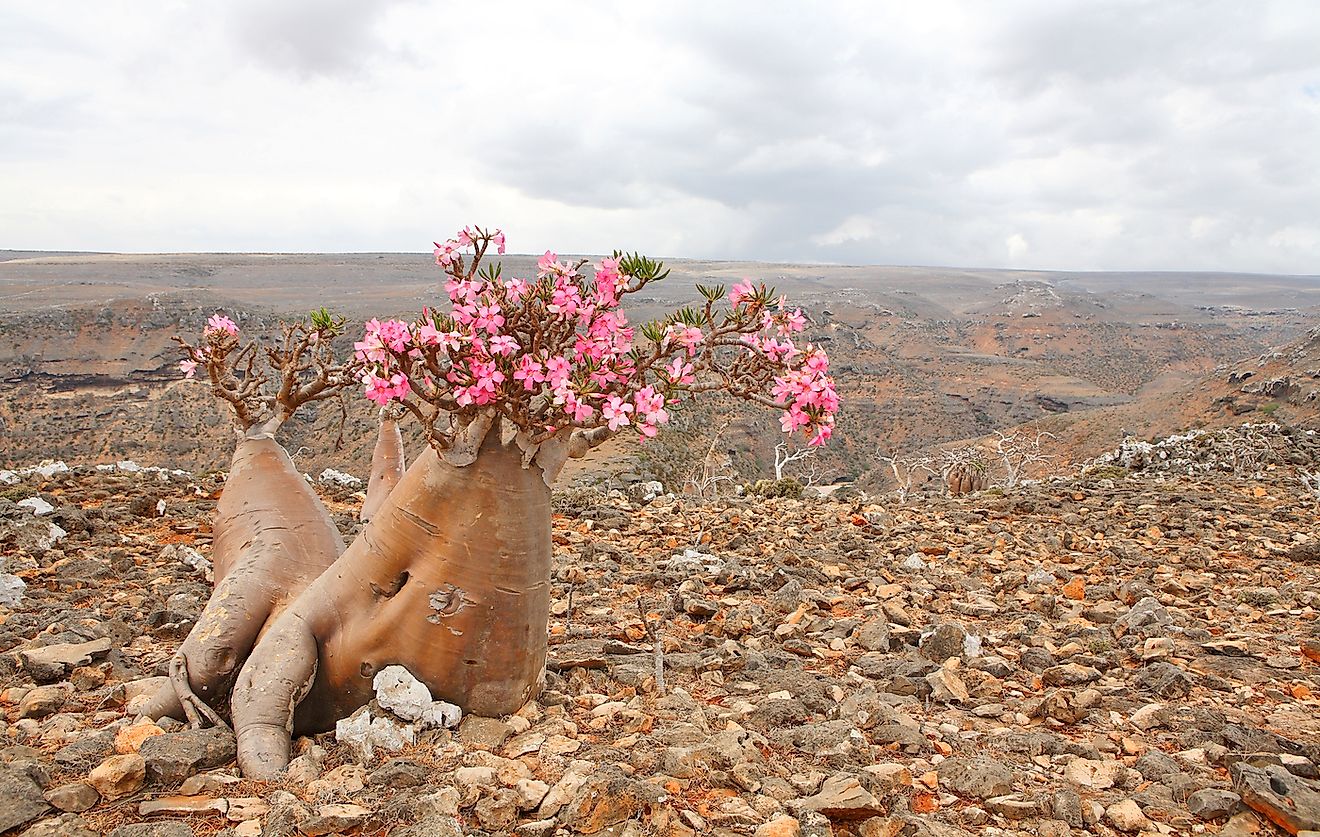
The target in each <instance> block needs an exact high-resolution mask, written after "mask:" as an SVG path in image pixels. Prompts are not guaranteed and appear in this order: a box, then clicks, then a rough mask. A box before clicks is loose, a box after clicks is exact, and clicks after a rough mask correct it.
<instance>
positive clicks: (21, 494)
mask: <svg viewBox="0 0 1320 837" xmlns="http://www.w3.org/2000/svg"><path fill="white" fill-rule="evenodd" d="M35 496H37V490H36V489H35V488H33V487H32V486H30V485H14V486H10V487H9V488H5V489H0V500H9V501H10V502H13V503H17V502H19V501H20V500H26V499H27V498H29V497H35Z"/></svg>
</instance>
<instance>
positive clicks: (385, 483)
mask: <svg viewBox="0 0 1320 837" xmlns="http://www.w3.org/2000/svg"><path fill="white" fill-rule="evenodd" d="M388 409H389V408H388V407H387V408H383V409H382V410H381V417H380V431H379V433H377V435H376V447H375V449H374V450H373V451H372V452H371V479H369V480H368V481H367V499H366V500H364V501H363V502H362V510H361V511H360V512H359V513H358V518H359V519H360V520H361V521H362V522H363V523H367V522H369V521H370V520H371V519H372V518H373V517H375V516H376V513H377V512H379V511H380V507H381V506H382V505H383V504H384V503H385V498H387V497H389V496H390V493H391V492H392V491H394V487H395V486H396V485H398V484H399V480H401V479H403V471H404V458H403V434H402V433H400V432H399V423H398V421H397V416H394V415H393V414H391V413H389V412H386V410H388Z"/></svg>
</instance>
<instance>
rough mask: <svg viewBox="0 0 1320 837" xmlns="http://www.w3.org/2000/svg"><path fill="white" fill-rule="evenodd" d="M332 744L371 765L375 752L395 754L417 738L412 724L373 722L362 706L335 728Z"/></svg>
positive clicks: (413, 742)
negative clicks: (346, 747)
mask: <svg viewBox="0 0 1320 837" xmlns="http://www.w3.org/2000/svg"><path fill="white" fill-rule="evenodd" d="M335 740H336V741H338V742H339V743H340V744H344V745H346V746H348V747H350V748H351V749H352V750H353V752H354V753H355V754H356V755H357V757H358V758H359V759H361V760H362V761H363V762H364V763H366V762H370V761H371V758H372V756H373V755H375V752H376V750H384V751H385V752H387V753H397V752H398V751H399V750H402V749H403V748H404V747H406V746H408V745H409V744H415V743H417V735H416V732H415V731H414V730H413V727H412V724H400V723H398V722H396V721H392V720H390V719H389V718H373V717H372V716H371V712H370V710H368V709H367V707H365V706H364V707H362V708H361V709H359V710H358V711H356V712H354V713H353V714H352V715H351V716H350V717H348V718H344V719H342V720H340V721H339V722H338V723H336V724H335Z"/></svg>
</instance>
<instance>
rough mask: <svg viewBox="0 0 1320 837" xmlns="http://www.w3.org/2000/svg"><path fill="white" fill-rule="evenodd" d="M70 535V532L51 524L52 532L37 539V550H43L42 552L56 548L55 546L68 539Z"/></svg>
mask: <svg viewBox="0 0 1320 837" xmlns="http://www.w3.org/2000/svg"><path fill="white" fill-rule="evenodd" d="M68 535H69V533H68V532H66V531H64V530H63V529H62V528H60V527H59V526H56V525H55V524H54V523H52V524H50V530H49V531H48V532H47V533H46V535H45V536H44V537H41V538H38V539H37V549H41V550H46V549H51V548H52V547H54V546H55V544H57V543H59V542H60V541H62V540H64V539H65V538H66V537H68Z"/></svg>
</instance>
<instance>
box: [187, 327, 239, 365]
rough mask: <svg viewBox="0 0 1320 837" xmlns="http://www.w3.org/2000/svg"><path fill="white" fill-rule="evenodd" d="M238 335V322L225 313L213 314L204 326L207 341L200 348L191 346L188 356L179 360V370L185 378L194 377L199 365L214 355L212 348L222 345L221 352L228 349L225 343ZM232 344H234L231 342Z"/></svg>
mask: <svg viewBox="0 0 1320 837" xmlns="http://www.w3.org/2000/svg"><path fill="white" fill-rule="evenodd" d="M237 336H238V324H237V323H235V322H234V321H233V320H231V319H230V318H229V317H227V316H225V315H224V314H212V315H211V316H210V318H208V319H207V321H206V324H205V325H204V326H202V337H204V338H206V341H207V343H209V344H210V345H209V346H208V345H206V344H203V345H202V346H200V347H198V348H189V349H188V357H186V358H184V359H183V360H181V361H179V371H180V372H182V373H183V377H184V378H192V377H195V376H196V375H197V367H198V366H199V365H201V364H202V362H204V361H209V360H210V359H211V357H212V354H211V349H212V348H213V347H216V346H221V348H220V352H221V353H223V352H224V351H226V350H225V349H224V348H223V345H222V344H224V343H225V341H226V340H228V339H229V338H234V337H237ZM230 345H232V344H230Z"/></svg>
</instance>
